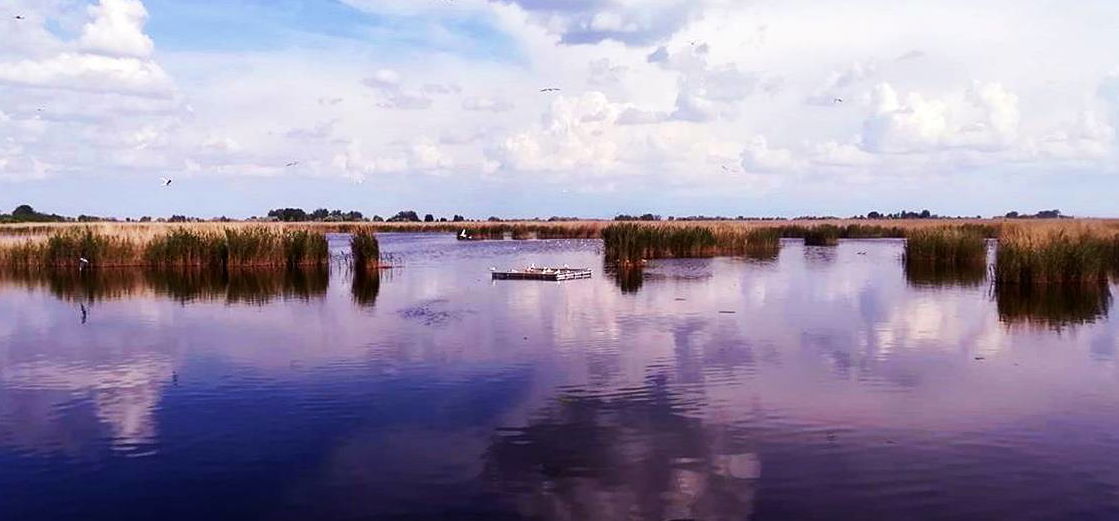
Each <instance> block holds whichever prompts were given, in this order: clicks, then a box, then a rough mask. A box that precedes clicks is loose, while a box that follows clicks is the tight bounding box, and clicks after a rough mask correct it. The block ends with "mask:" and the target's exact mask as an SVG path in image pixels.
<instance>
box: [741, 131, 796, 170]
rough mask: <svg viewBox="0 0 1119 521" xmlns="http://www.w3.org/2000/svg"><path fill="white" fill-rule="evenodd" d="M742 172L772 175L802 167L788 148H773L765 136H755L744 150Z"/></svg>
mask: <svg viewBox="0 0 1119 521" xmlns="http://www.w3.org/2000/svg"><path fill="white" fill-rule="evenodd" d="M740 159H741V162H740V164H741V165H742V170H744V171H746V172H747V173H772V172H779V171H782V170H790V169H793V168H797V167H799V166H800V162H799V161H797V160H796V159H795V158H794V157H793V152H792V151H791V150H789V149H786V148H773V147H770V146H769V141H768V140H767V139H766V138H765V136H760V135H759V136H754V137H753V138H752V139H750V141H748V142H747V143H746V144H745V146H743V148H742V155H741V157H740Z"/></svg>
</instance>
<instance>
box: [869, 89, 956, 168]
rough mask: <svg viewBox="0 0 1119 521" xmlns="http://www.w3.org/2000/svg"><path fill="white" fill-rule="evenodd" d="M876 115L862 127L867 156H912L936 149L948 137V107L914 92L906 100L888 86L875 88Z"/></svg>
mask: <svg viewBox="0 0 1119 521" xmlns="http://www.w3.org/2000/svg"><path fill="white" fill-rule="evenodd" d="M871 106H872V107H873V110H874V113H873V114H872V115H871V116H870V117H869V118H868V119H867V120H866V121H865V122H864V123H863V134H862V143H863V146H864V148H865V149H866V150H867V151H868V152H876V153H911V152H921V151H927V150H930V149H934V148H937V147H939V146H940V145H942V144H943V141H944V138H945V136H946V135H947V133H948V106H947V104H945V103H944V102H942V101H939V100H926V99H925V97H924V96H921V94H919V93H916V92H913V93H910V94H909V95H908V96H906V97H905V99H904V100H903V99H901V98H900V97H899V96H898V93H897V92H896V91H895V90H894V88H893V87H892V86H890V84H888V83H880V84H878V85H877V86H875V87H874V90H873V93H872V95H871Z"/></svg>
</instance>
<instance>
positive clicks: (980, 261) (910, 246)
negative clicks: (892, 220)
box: [905, 227, 987, 267]
mask: <svg viewBox="0 0 1119 521" xmlns="http://www.w3.org/2000/svg"><path fill="white" fill-rule="evenodd" d="M905 262H906V263H907V264H909V263H924V264H927V265H929V266H943V267H968V266H984V265H986V263H987V241H986V239H985V238H984V236H983V234H982V233H980V232H978V231H977V230H973V229H968V228H963V227H941V228H930V229H923V230H915V231H912V232H910V233H909V235H908V237H906V241H905Z"/></svg>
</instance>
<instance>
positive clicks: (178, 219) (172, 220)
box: [167, 215, 189, 223]
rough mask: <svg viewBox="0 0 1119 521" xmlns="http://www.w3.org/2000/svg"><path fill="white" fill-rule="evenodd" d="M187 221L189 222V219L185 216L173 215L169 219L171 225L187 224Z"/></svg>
mask: <svg viewBox="0 0 1119 521" xmlns="http://www.w3.org/2000/svg"><path fill="white" fill-rule="evenodd" d="M187 221H189V219H187V217H186V216H185V215H172V216H171V217H170V218H168V219H167V222H169V223H185V222H187Z"/></svg>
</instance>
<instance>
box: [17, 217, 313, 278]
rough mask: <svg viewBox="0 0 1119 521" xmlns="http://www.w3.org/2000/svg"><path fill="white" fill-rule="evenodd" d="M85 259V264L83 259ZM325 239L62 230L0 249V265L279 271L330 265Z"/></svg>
mask: <svg viewBox="0 0 1119 521" xmlns="http://www.w3.org/2000/svg"><path fill="white" fill-rule="evenodd" d="M83 258H84V259H86V260H88V261H89V264H88V265H87V266H83V264H82V262H81V259H83ZM329 260H330V259H329V251H328V247H327V241H326V237H325V236H324V235H323V234H321V233H317V232H312V231H307V230H283V229H269V228H263V227H255V228H239V229H227V230H209V229H202V230H192V229H189V228H171V229H167V230H165V231H164V233H160V234H155V235H127V234H119V235H113V234H107V233H104V232H101V231H99V230H98V229H96V228H87V227H83V228H63V229H60V230H58V231H55V232H54V233H52V234H51V235H49V236H47V237H46V238H42V239H38V240H36V239H27V240H24V241H20V242H15V243H7V244H4V245H0V264H2V265H4V266H17V267H19V266H22V267H35V268H85V267H120V266H147V267H162V268H165V267H208V268H223V269H224V268H240V267H280V266H289V267H291V266H310V265H318V264H326V263H327V262H329Z"/></svg>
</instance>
